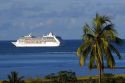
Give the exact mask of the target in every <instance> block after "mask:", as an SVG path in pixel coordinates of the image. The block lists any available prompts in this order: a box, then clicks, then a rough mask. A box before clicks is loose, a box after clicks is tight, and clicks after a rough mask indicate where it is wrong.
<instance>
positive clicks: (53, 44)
mask: <svg viewBox="0 0 125 83" xmlns="http://www.w3.org/2000/svg"><path fill="white" fill-rule="evenodd" d="M12 44H14V45H15V46H16V47H58V46H60V43H52V42H46V43H40V44H33V43H32V44H26V43H18V42H12Z"/></svg>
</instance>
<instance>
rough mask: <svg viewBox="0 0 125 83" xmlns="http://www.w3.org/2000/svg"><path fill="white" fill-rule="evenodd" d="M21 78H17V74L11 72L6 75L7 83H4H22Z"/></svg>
mask: <svg viewBox="0 0 125 83" xmlns="http://www.w3.org/2000/svg"><path fill="white" fill-rule="evenodd" d="M23 78H24V77H23V76H21V77H19V76H18V73H17V72H15V71H13V72H11V74H10V75H8V81H6V82H5V83H24V80H22V79H23Z"/></svg>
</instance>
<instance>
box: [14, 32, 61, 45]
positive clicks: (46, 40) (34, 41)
mask: <svg viewBox="0 0 125 83" xmlns="http://www.w3.org/2000/svg"><path fill="white" fill-rule="evenodd" d="M12 44H14V45H15V46H16V47H58V46H60V40H59V39H58V37H56V36H55V35H54V34H53V33H52V32H50V33H49V34H47V35H44V36H42V37H34V36H31V34H29V35H27V36H23V37H21V38H19V39H18V40H17V41H16V42H12Z"/></svg>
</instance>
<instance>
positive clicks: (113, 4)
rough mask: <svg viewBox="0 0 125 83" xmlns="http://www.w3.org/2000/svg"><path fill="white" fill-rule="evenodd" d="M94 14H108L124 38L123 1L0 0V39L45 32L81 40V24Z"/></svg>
mask: <svg viewBox="0 0 125 83" xmlns="http://www.w3.org/2000/svg"><path fill="white" fill-rule="evenodd" d="M96 13H99V14H100V15H106V16H109V17H110V18H111V20H112V22H113V23H114V25H115V29H116V30H117V31H118V34H119V37H121V38H125V29H124V28H125V0H0V40H15V39H18V38H19V37H20V36H24V35H27V34H29V33H32V35H34V36H42V35H43V34H47V33H48V32H53V33H54V34H56V35H58V36H61V37H62V38H63V39H81V38H82V37H81V36H82V29H83V26H84V24H85V23H88V24H91V22H92V19H93V18H94V17H95V15H96Z"/></svg>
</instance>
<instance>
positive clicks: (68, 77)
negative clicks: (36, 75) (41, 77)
mask: <svg viewBox="0 0 125 83" xmlns="http://www.w3.org/2000/svg"><path fill="white" fill-rule="evenodd" d="M45 78H46V79H50V80H51V81H53V83H76V81H77V78H76V75H75V72H72V71H60V72H58V73H57V74H54V73H52V74H50V75H47V76H46V77H45Z"/></svg>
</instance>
